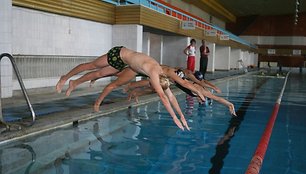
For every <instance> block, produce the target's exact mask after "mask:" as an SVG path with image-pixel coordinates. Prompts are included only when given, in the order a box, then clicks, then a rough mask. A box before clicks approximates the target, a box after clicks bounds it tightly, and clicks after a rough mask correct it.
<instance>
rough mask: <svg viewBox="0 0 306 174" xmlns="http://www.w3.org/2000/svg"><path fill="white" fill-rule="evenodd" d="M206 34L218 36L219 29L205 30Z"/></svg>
mask: <svg viewBox="0 0 306 174" xmlns="http://www.w3.org/2000/svg"><path fill="white" fill-rule="evenodd" d="M204 34H205V36H217V30H216V29H211V30H205V31H204Z"/></svg>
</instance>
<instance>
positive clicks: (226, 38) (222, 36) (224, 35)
mask: <svg viewBox="0 0 306 174" xmlns="http://www.w3.org/2000/svg"><path fill="white" fill-rule="evenodd" d="M220 40H229V35H227V34H221V35H220Z"/></svg>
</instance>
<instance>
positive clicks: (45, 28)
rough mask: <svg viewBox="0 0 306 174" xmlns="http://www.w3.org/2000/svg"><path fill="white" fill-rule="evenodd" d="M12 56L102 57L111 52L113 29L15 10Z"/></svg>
mask: <svg viewBox="0 0 306 174" xmlns="http://www.w3.org/2000/svg"><path fill="white" fill-rule="evenodd" d="M12 20H13V54H26V55H77V56H99V55H101V54H104V53H105V52H106V51H108V50H109V49H110V48H111V46H112V43H111V40H112V26H111V25H108V24H101V23H97V22H92V21H87V20H82V19H77V18H71V17H67V16H61V15H57V14H51V13H46V12H41V11H36V10H30V9H25V8H19V7H13V17H12Z"/></svg>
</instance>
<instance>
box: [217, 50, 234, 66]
mask: <svg viewBox="0 0 306 174" xmlns="http://www.w3.org/2000/svg"><path fill="white" fill-rule="evenodd" d="M215 54H216V58H215V69H216V70H230V59H231V47H229V46H216V53H215Z"/></svg>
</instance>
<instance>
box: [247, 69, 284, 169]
mask: <svg viewBox="0 0 306 174" xmlns="http://www.w3.org/2000/svg"><path fill="white" fill-rule="evenodd" d="M289 74H290V72H288V73H287V75H286V79H285V82H284V84H283V87H282V90H281V92H280V94H279V96H278V98H277V100H276V102H275V105H274V108H273V111H272V114H271V116H270V119H269V122H268V123H267V126H266V128H265V131H264V132H263V134H262V136H261V139H260V141H259V143H258V145H257V148H256V151H255V153H254V155H253V158H252V160H251V162H250V164H249V166H248V168H247V170H246V172H245V173H246V174H258V173H259V171H260V169H261V166H262V163H263V160H264V157H265V154H266V151H267V148H268V145H269V141H270V137H271V134H272V130H273V126H274V123H275V120H276V117H277V114H278V110H279V107H280V103H281V100H282V97H283V94H284V91H285V88H286V84H287V80H288V76H289Z"/></svg>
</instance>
